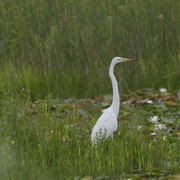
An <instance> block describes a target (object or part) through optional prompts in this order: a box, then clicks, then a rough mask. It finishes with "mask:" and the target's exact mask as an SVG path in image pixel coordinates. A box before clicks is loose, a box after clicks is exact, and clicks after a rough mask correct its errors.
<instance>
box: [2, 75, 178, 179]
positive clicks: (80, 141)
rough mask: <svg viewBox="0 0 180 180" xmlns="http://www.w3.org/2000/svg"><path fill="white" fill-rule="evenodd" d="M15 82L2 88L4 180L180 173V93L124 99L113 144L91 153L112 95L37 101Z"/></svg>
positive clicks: (145, 92) (149, 92)
mask: <svg viewBox="0 0 180 180" xmlns="http://www.w3.org/2000/svg"><path fill="white" fill-rule="evenodd" d="M17 79H18V77H16V76H15V77H10V78H9V79H8V80H7V81H4V82H1V84H0V85H1V93H0V94H1V96H0V102H1V104H0V115H1V121H0V144H1V146H0V177H4V179H26V178H27V177H28V178H29V179H75V178H77V179H81V178H83V177H86V176H90V177H93V178H99V179H114V178H116V179H117V178H131V179H138V178H141V177H143V178H148V177H159V176H168V175H170V174H176V173H179V172H180V169H179V167H180V164H179V158H180V154H179V149H180V141H179V138H180V136H179V127H180V122H179V114H178V113H177V111H179V106H180V102H179V99H178V98H177V97H178V96H179V94H177V93H176V92H164V93H160V92H156V91H152V90H150V89H145V90H141V91H137V92H134V93H133V95H121V97H122V98H124V100H123V102H122V104H121V111H120V114H119V117H118V130H117V131H116V132H115V133H114V139H113V140H112V139H108V140H106V141H104V142H103V140H102V141H100V142H99V143H98V145H97V146H96V147H92V142H91V136H90V135H91V131H92V128H93V126H94V125H95V122H96V120H97V119H98V117H99V116H100V114H101V109H102V108H104V107H106V106H108V105H109V104H110V99H111V97H110V96H106V97H105V98H104V97H101V96H99V97H96V100H92V99H76V98H73V97H72V98H71V99H66V100H59V99H55V100H52V99H51V98H50V97H51V96H50V97H48V98H47V99H46V100H41V99H39V100H37V101H31V98H30V96H29V91H28V88H25V89H23V90H22V89H19V84H18V83H17ZM12 92H13V94H12ZM174 94H177V95H176V96H175V95H174ZM149 100H152V101H153V102H152V103H151V104H149V103H148V101H149ZM150 116H152V117H155V116H158V117H159V119H158V120H157V119H156V118H155V119H156V120H153V119H152V118H150ZM150 119H151V120H150ZM157 121H159V123H157ZM164 123H165V124H164ZM160 124H162V125H160ZM140 126H141V127H140ZM156 126H158V128H155V127H156ZM152 132H155V133H156V134H155V135H154V134H153V135H152V134H151V133H152Z"/></svg>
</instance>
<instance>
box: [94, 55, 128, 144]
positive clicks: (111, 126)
mask: <svg viewBox="0 0 180 180" xmlns="http://www.w3.org/2000/svg"><path fill="white" fill-rule="evenodd" d="M124 61H131V59H127V58H121V57H115V58H114V59H113V60H112V62H111V64H110V68H109V76H110V78H111V82H112V87H113V101H112V104H111V106H110V107H109V108H108V109H106V110H105V111H104V112H103V114H102V115H101V116H100V117H99V119H98V120H97V122H96V124H95V126H94V128H93V130H92V133H91V140H92V142H93V144H96V143H97V141H98V140H99V139H102V138H105V139H107V138H109V137H110V136H111V137H113V132H114V131H116V130H117V117H118V114H119V103H120V100H119V91H118V85H117V80H116V78H115V76H114V73H113V71H114V66H115V65H116V64H117V63H120V62H124Z"/></svg>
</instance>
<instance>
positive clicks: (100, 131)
mask: <svg viewBox="0 0 180 180" xmlns="http://www.w3.org/2000/svg"><path fill="white" fill-rule="evenodd" d="M116 130H117V117H116V114H115V113H114V112H113V111H112V110H111V109H109V108H108V109H106V110H105V111H104V113H103V114H102V115H101V116H100V117H99V119H98V121H97V122H96V124H95V126H94V128H93V131H92V134H91V139H92V141H94V140H95V139H96V137H98V138H102V136H103V135H105V134H106V139H107V138H108V137H110V136H111V135H112V134H113V132H114V131H116Z"/></svg>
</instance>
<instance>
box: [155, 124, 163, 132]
mask: <svg viewBox="0 0 180 180" xmlns="http://www.w3.org/2000/svg"><path fill="white" fill-rule="evenodd" d="M158 129H159V130H161V129H166V126H165V124H155V125H154V131H157V130H158Z"/></svg>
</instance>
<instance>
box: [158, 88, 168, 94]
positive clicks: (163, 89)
mask: <svg viewBox="0 0 180 180" xmlns="http://www.w3.org/2000/svg"><path fill="white" fill-rule="evenodd" d="M159 91H160V92H162V93H165V92H167V89H166V88H161V89H160V90H159Z"/></svg>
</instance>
